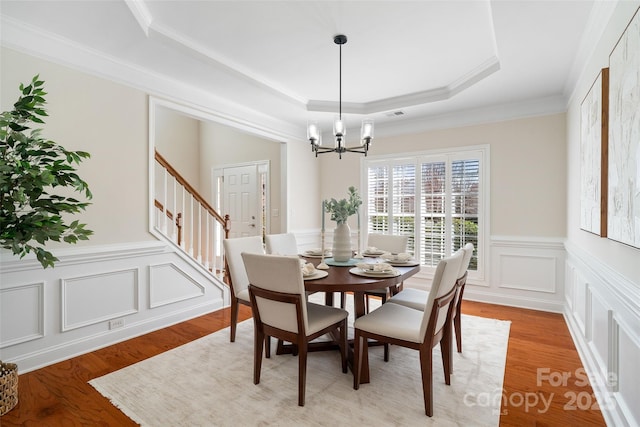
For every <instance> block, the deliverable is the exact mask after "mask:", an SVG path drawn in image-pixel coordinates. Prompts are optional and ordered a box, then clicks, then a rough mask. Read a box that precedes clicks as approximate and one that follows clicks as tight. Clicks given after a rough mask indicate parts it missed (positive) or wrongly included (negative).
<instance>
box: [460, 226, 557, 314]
mask: <svg viewBox="0 0 640 427" xmlns="http://www.w3.org/2000/svg"><path fill="white" fill-rule="evenodd" d="M486 256H487V260H486V265H487V266H488V272H487V274H486V275H485V278H484V280H482V281H480V280H478V279H477V278H475V277H474V275H473V273H472V272H470V274H469V278H468V279H467V286H466V288H465V298H466V299H469V300H475V301H481V302H488V303H492V304H502V305H510V306H515V307H524V308H531V309H535V310H545V311H552V312H556V313H561V312H563V311H564V300H565V290H564V278H565V268H564V267H561V266H564V264H565V250H564V241H563V239H554V238H537V237H520V236H492V237H491V239H490V245H489V253H488V254H486Z"/></svg>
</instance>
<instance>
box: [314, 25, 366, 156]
mask: <svg viewBox="0 0 640 427" xmlns="http://www.w3.org/2000/svg"><path fill="white" fill-rule="evenodd" d="M333 42H334V43H335V44H337V45H338V46H339V47H340V72H339V96H340V98H339V104H338V105H339V115H338V117H337V118H336V120H335V121H334V122H333V136H334V138H335V145H334V146H333V147H327V146H323V145H322V134H321V132H320V129H319V127H318V123H317V122H309V124H308V126H307V139H308V140H309V142H310V143H311V150H312V151H313V152H314V153H315V154H316V157H318V154H322V153H338V157H339V158H340V159H342V153H345V152H351V153H360V154H364V155H365V156H366V155H367V152H368V151H369V145H370V144H371V141H372V140H373V120H371V119H365V120H363V121H362V128H361V130H360V146H357V147H347V146H346V142H345V137H346V134H347V128H346V126H345V124H344V121H343V120H342V45H343V44H345V43H346V42H347V36H345V35H343V34H338V35H337V36H335V37H334V38H333Z"/></svg>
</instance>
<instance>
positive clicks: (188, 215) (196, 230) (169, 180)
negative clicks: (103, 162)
mask: <svg viewBox="0 0 640 427" xmlns="http://www.w3.org/2000/svg"><path fill="white" fill-rule="evenodd" d="M154 176H155V180H156V182H155V183H154V191H155V201H154V205H155V208H156V215H155V224H154V226H155V228H156V230H158V231H160V232H161V233H162V234H163V235H164V236H165V237H166V238H167V239H168V240H170V241H172V242H173V243H175V244H176V245H177V246H179V247H180V248H181V249H182V250H183V251H184V252H185V253H186V254H188V255H189V256H191V257H192V258H193V260H194V261H196V262H197V263H199V264H201V265H202V266H203V267H204V268H205V269H207V270H208V271H210V272H212V273H213V274H215V275H221V274H222V273H223V270H224V254H223V248H222V240H223V239H226V238H228V237H229V227H230V219H229V215H225V216H224V217H222V216H221V215H220V214H219V213H218V212H216V210H215V209H214V208H213V207H211V205H210V204H209V203H208V202H207V201H206V200H205V199H204V198H203V197H202V196H201V195H200V194H199V193H198V192H197V191H196V190H195V189H194V188H193V187H192V186H191V185H190V184H189V183H188V182H187V180H186V179H184V178H183V177H182V175H180V174H179V173H178V171H176V170H175V169H174V168H173V167H172V166H171V165H170V164H169V162H167V160H166V159H165V158H164V157H162V155H161V154H160V153H158V152H157V151H156V152H155V174H154Z"/></svg>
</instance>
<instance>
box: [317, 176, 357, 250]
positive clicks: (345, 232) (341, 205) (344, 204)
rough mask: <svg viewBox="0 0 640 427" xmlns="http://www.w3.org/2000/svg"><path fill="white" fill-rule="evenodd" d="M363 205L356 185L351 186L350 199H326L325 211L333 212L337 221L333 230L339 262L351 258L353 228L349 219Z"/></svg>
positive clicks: (332, 214)
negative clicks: (348, 221)
mask: <svg viewBox="0 0 640 427" xmlns="http://www.w3.org/2000/svg"><path fill="white" fill-rule="evenodd" d="M360 205H362V199H361V198H360V195H359V194H358V191H357V190H356V189H355V187H353V186H351V187H349V198H348V199H341V200H336V199H331V200H328V201H327V200H325V201H324V206H325V211H326V212H327V213H330V214H331V220H332V221H335V222H336V228H335V230H334V232H333V248H332V252H333V259H334V260H336V261H338V262H346V261H349V260H350V259H351V255H352V253H353V252H352V249H351V228H350V227H349V224H348V223H347V220H348V219H349V217H350V216H351V215H354V214H356V213H357V212H358V208H359V207H360Z"/></svg>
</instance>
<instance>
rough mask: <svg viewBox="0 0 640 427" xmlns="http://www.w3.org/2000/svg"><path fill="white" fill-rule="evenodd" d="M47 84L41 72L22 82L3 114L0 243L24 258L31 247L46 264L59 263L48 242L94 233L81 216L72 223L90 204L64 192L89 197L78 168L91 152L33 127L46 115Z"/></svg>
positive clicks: (0, 118) (74, 239) (84, 237)
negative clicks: (67, 147)
mask: <svg viewBox="0 0 640 427" xmlns="http://www.w3.org/2000/svg"><path fill="white" fill-rule="evenodd" d="M43 85H44V82H43V81H41V80H40V79H39V77H38V76H35V77H34V78H33V79H32V80H31V82H30V83H29V84H28V85H26V86H25V85H24V84H21V85H20V96H19V98H18V100H17V101H16V102H15V103H14V104H13V109H12V110H11V111H4V112H2V113H1V114H0V247H2V248H4V249H9V250H11V251H12V253H13V254H14V255H19V256H20V258H22V257H24V256H25V255H26V254H28V253H29V252H31V251H33V252H34V253H35V255H36V258H37V259H38V261H40V264H41V265H42V267H44V268H47V267H53V266H54V262H55V261H58V258H56V257H55V256H54V255H53V254H52V253H51V252H50V251H48V250H46V249H45V245H46V243H47V242H48V241H50V240H51V241H56V242H60V241H64V242H66V243H76V242H77V241H78V240H87V239H88V238H89V236H90V235H91V234H92V233H93V232H92V231H91V230H88V229H86V228H85V224H81V223H80V222H79V221H78V220H73V221H71V222H68V221H69V215H70V214H77V213H78V212H80V211H82V210H84V209H85V208H86V207H87V206H88V205H89V203H87V202H82V201H79V200H77V199H75V198H73V197H69V196H63V195H60V193H61V192H62V193H63V194H68V193H69V190H72V191H75V192H79V193H84V196H85V197H86V198H87V199H91V197H92V195H91V192H90V191H89V187H88V185H87V183H86V182H84V181H83V180H82V179H81V178H80V177H79V176H78V174H77V173H76V169H75V165H77V164H80V162H81V161H82V160H83V159H86V158H89V153H86V152H84V151H68V150H65V149H64V147H62V146H61V145H59V144H57V143H55V142H53V141H49V140H47V139H44V138H42V137H41V136H40V134H41V129H32V126H33V125H34V124H43V123H44V121H43V119H42V117H46V116H47V112H46V111H45V110H44V108H43V106H44V104H45V103H46V101H45V99H44V96H45V95H46V92H45V91H44V86H43Z"/></svg>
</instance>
